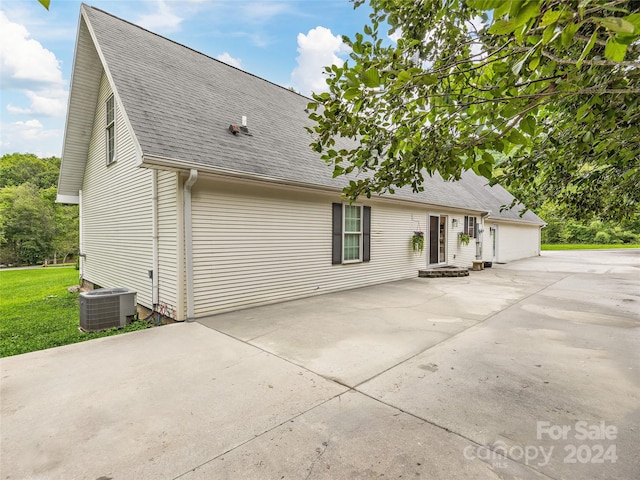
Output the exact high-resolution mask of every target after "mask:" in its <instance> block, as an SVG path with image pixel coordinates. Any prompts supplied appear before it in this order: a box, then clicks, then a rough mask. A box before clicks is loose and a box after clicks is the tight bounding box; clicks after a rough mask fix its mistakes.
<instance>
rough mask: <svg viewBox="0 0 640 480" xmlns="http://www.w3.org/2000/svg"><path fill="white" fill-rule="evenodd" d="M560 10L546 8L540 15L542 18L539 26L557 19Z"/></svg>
mask: <svg viewBox="0 0 640 480" xmlns="http://www.w3.org/2000/svg"><path fill="white" fill-rule="evenodd" d="M561 14H562V12H561V11H560V10H547V11H546V12H544V15H543V16H542V20H541V21H540V26H541V27H546V26H547V25H552V24H554V23H556V22H557V21H558V18H560V15H561Z"/></svg>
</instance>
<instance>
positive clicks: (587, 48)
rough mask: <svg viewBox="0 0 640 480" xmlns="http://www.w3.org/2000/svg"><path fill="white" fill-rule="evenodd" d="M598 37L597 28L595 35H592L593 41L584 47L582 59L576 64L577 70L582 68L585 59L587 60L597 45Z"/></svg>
mask: <svg viewBox="0 0 640 480" xmlns="http://www.w3.org/2000/svg"><path fill="white" fill-rule="evenodd" d="M597 37H598V29H597V28H596V29H595V31H594V32H593V35H591V39H589V43H587V44H586V45H585V47H584V50H582V53H581V54H580V58H578V62H577V63H576V68H578V69H580V67H582V62H583V60H584V59H585V58H587V55H589V52H590V51H591V49H592V48H593V46H594V45H595V43H596V38H597Z"/></svg>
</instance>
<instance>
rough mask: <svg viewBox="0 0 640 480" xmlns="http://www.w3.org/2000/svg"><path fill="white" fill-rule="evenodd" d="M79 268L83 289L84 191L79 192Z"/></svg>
mask: <svg viewBox="0 0 640 480" xmlns="http://www.w3.org/2000/svg"><path fill="white" fill-rule="evenodd" d="M78 200H79V205H78V230H79V231H78V236H79V238H78V268H79V269H80V287H83V286H84V285H83V282H84V259H85V255H84V241H83V238H84V228H82V225H83V221H82V190H79V191H78Z"/></svg>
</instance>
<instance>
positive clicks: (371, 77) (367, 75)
mask: <svg viewBox="0 0 640 480" xmlns="http://www.w3.org/2000/svg"><path fill="white" fill-rule="evenodd" d="M362 83H364V84H365V86H366V87H369V88H378V87H379V86H380V74H379V73H378V70H377V69H376V68H374V67H371V68H370V69H369V70H367V71H366V72H364V73H363V74H362Z"/></svg>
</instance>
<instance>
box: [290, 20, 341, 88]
mask: <svg viewBox="0 0 640 480" xmlns="http://www.w3.org/2000/svg"><path fill="white" fill-rule="evenodd" d="M347 52H349V47H347V46H346V45H345V44H344V43H342V39H341V38H340V36H339V35H333V34H332V33H331V30H329V29H328V28H325V27H320V26H318V27H316V28H313V29H311V30H309V32H308V33H307V34H306V35H305V34H303V33H299V34H298V53H299V54H300V55H298V57H297V58H296V62H298V66H297V67H295V68H294V69H293V71H292V72H291V80H292V82H293V84H294V85H295V86H296V88H297V89H298V90H300V92H301V93H302V94H304V95H309V94H310V93H312V92H314V93H320V92H323V91H325V90H327V84H326V77H325V73H324V67H325V66H329V65H341V64H342V63H343V61H342V60H341V59H340V57H338V55H339V54H344V53H347Z"/></svg>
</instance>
